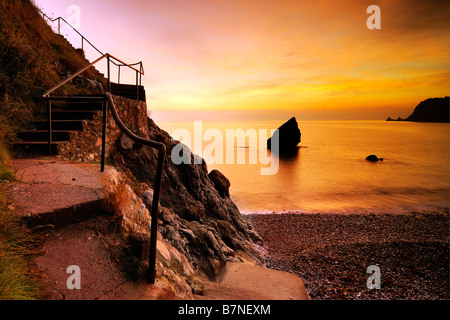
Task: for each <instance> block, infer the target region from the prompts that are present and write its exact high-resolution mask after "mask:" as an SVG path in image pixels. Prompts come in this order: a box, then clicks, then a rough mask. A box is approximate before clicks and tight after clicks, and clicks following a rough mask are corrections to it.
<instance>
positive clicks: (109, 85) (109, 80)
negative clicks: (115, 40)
mask: <svg viewBox="0 0 450 320" xmlns="http://www.w3.org/2000/svg"><path fill="white" fill-rule="evenodd" d="M106 60H107V64H108V67H107V68H108V92H109V93H111V75H110V69H109V62H110V59H109V54H108V55H107V56H106Z"/></svg>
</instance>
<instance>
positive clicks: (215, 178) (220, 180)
mask: <svg viewBox="0 0 450 320" xmlns="http://www.w3.org/2000/svg"><path fill="white" fill-rule="evenodd" d="M208 177H209V179H211V181H212V182H213V183H214V186H215V187H216V190H217V191H219V194H220V196H221V197H222V198H225V197H227V198H229V197H230V191H229V189H230V180H228V178H227V177H225V176H224V175H223V174H222V173H221V172H220V171H218V170H216V169H214V170H212V171H211V172H210V173H209V174H208Z"/></svg>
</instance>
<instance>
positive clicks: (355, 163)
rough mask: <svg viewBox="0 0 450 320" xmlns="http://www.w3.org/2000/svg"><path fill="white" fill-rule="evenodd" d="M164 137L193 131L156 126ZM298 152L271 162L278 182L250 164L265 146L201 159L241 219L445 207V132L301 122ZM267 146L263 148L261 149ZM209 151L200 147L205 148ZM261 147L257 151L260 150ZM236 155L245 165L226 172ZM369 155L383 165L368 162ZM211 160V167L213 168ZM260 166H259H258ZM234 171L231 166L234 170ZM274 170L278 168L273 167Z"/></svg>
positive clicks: (228, 146) (433, 127) (249, 144)
mask: <svg viewBox="0 0 450 320" xmlns="http://www.w3.org/2000/svg"><path fill="white" fill-rule="evenodd" d="M280 124H281V123H274V122H243V123H239V122H231V123H225V122H215V123H203V127H204V128H203V129H204V130H207V129H208V128H215V129H218V130H219V131H221V132H223V133H224V134H223V136H224V137H225V130H226V129H236V128H243V129H244V130H246V129H248V128H254V129H267V130H269V129H276V128H277V127H278V126H279V125H280ZM159 125H160V126H161V127H162V128H163V129H164V130H167V131H168V132H169V133H171V132H172V130H174V129H176V128H186V129H188V130H192V128H193V124H192V123H162V124H159ZM299 127H300V130H301V132H302V142H301V143H300V148H299V149H297V150H296V151H295V152H294V153H293V154H289V155H283V156H280V157H279V158H278V159H275V158H274V157H275V156H274V155H273V154H271V153H270V151H268V150H267V151H266V150H262V151H264V152H267V155H268V156H269V157H270V159H271V160H272V161H275V160H278V164H279V168H278V172H277V174H275V175H267V176H264V175H261V171H260V169H261V168H264V167H267V166H268V164H267V163H266V164H262V163H261V162H260V161H258V163H257V164H250V163H249V159H251V157H252V156H253V157H255V156H257V155H258V154H259V151H260V148H263V149H265V147H264V146H265V143H260V141H257V142H255V141H247V140H246V142H245V144H237V143H236V141H225V139H224V141H223V144H224V145H223V148H222V150H216V151H217V152H219V153H221V154H214V156H215V158H214V159H218V158H219V159H220V158H223V159H224V161H223V164H220V163H219V164H218V163H213V161H211V159H207V158H205V160H206V162H207V163H208V169H209V170H211V169H218V170H220V171H221V172H223V173H224V174H225V175H226V176H227V177H228V178H229V179H230V181H231V188H230V192H231V197H232V199H233V200H234V201H235V202H236V204H237V205H238V207H239V208H240V210H241V211H243V212H267V211H269V212H271V211H277V212H278V211H292V210H298V211H302V212H330V211H333V212H399V211H405V210H406V211H411V210H439V209H442V208H444V209H445V208H447V209H448V207H449V192H450V190H449V184H450V174H449V171H450V170H449V161H450V157H449V155H450V153H449V137H450V132H449V125H448V124H440V123H409V122H385V121H303V122H302V121H299ZM263 142H264V141H263ZM207 145H208V141H204V144H203V148H205V147H206V146H207ZM261 146H262V147H261ZM228 152H233V156H234V157H235V159H237V158H238V157H239V156H243V157H245V159H246V160H245V163H244V164H226V161H225V159H226V154H227V153H228ZM369 154H376V155H377V156H379V157H382V158H384V161H382V162H376V163H372V162H368V161H366V160H365V158H366V156H367V155H369ZM214 159H212V160H214ZM258 159H259V158H258ZM234 163H236V162H234ZM273 163H275V162H273Z"/></svg>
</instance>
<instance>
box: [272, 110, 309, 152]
mask: <svg viewBox="0 0 450 320" xmlns="http://www.w3.org/2000/svg"><path fill="white" fill-rule="evenodd" d="M277 134H278V136H279V146H280V148H279V151H280V154H281V153H286V152H291V151H295V150H297V145H298V144H299V143H300V141H301V132H300V129H299V128H298V123H297V120H296V119H295V117H292V118H290V119H289V120H288V121H287V122H285V123H283V124H282V125H281V126H280V127H279V128H278V129H277V130H276V131H275V132H274V134H273V135H272V137H270V138H269V139H267V148H268V149H272V139H273V138H274V136H275V135H277Z"/></svg>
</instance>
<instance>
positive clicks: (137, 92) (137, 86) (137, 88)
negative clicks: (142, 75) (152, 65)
mask: <svg viewBox="0 0 450 320" xmlns="http://www.w3.org/2000/svg"><path fill="white" fill-rule="evenodd" d="M138 77H139V72H137V71H136V100H137V101H139V82H138Z"/></svg>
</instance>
